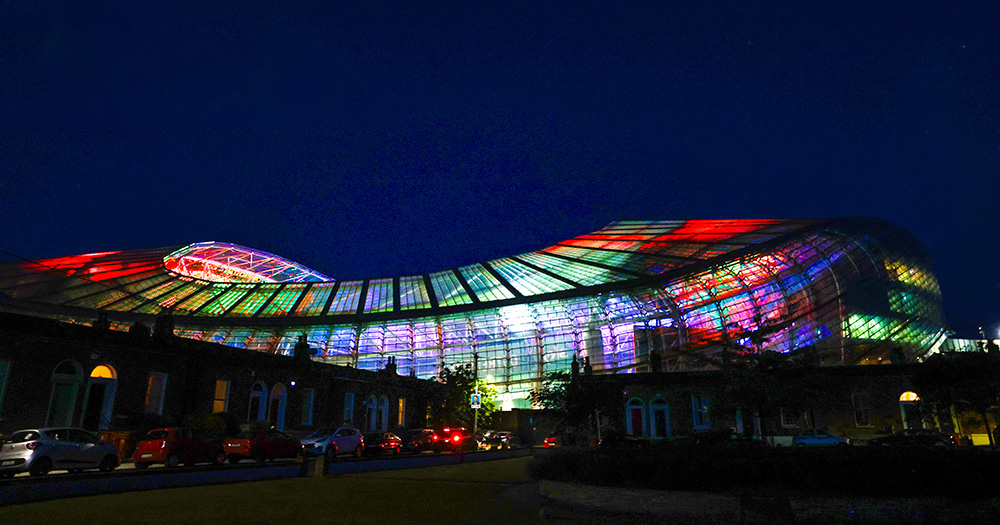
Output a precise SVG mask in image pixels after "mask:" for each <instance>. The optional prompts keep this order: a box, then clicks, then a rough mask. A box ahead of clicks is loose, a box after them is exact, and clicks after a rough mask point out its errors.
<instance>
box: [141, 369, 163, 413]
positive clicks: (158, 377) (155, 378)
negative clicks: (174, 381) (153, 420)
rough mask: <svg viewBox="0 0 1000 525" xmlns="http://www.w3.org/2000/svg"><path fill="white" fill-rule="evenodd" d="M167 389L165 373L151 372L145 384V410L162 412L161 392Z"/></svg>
mask: <svg viewBox="0 0 1000 525" xmlns="http://www.w3.org/2000/svg"><path fill="white" fill-rule="evenodd" d="M166 389H167V374H161V373H159V372H153V373H152V374H149V382H148V383H147V384H146V412H147V413H149V414H161V415H162V414H163V393H164V392H165V391H166Z"/></svg>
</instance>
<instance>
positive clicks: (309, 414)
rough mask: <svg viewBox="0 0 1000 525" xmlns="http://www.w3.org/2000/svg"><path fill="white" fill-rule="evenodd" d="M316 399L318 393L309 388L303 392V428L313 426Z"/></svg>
mask: <svg viewBox="0 0 1000 525" xmlns="http://www.w3.org/2000/svg"><path fill="white" fill-rule="evenodd" d="M315 399H316V391H315V390H313V389H311V388H307V389H305V390H303V391H302V426H304V427H308V426H312V424H313V401H315Z"/></svg>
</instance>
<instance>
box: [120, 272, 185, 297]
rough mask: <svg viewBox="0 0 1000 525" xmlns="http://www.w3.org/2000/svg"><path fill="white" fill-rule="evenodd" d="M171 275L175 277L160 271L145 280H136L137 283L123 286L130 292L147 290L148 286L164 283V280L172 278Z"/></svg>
mask: <svg viewBox="0 0 1000 525" xmlns="http://www.w3.org/2000/svg"><path fill="white" fill-rule="evenodd" d="M171 277H173V276H172V275H170V274H169V273H158V274H156V275H153V276H152V277H150V278H148V279H144V280H142V281H139V282H136V283H131V284H127V285H125V286H123V287H122V288H124V289H125V290H126V291H129V292H132V293H137V292H139V291H142V290H146V289H147V288H151V287H153V286H156V285H158V284H160V283H162V282H164V281H166V280H168V279H170V278H171Z"/></svg>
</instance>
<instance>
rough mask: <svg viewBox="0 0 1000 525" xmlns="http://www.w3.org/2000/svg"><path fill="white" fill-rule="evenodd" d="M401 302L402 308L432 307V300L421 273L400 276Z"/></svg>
mask: <svg viewBox="0 0 1000 525" xmlns="http://www.w3.org/2000/svg"><path fill="white" fill-rule="evenodd" d="M399 302H400V305H399V306H400V309H402V310H416V309H419V308H430V307H431V300H430V297H428V296H427V287H426V286H425V285H424V278H423V276H420V275H411V276H409V277H400V278H399Z"/></svg>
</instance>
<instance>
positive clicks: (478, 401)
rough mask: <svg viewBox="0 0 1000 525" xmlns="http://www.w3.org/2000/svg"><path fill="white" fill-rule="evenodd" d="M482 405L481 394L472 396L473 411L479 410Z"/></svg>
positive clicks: (470, 401) (470, 403)
mask: <svg viewBox="0 0 1000 525" xmlns="http://www.w3.org/2000/svg"><path fill="white" fill-rule="evenodd" d="M481 403H482V396H481V394H472V396H470V399H469V405H471V406H472V408H473V410H479V407H480V406H482V404H481Z"/></svg>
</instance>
